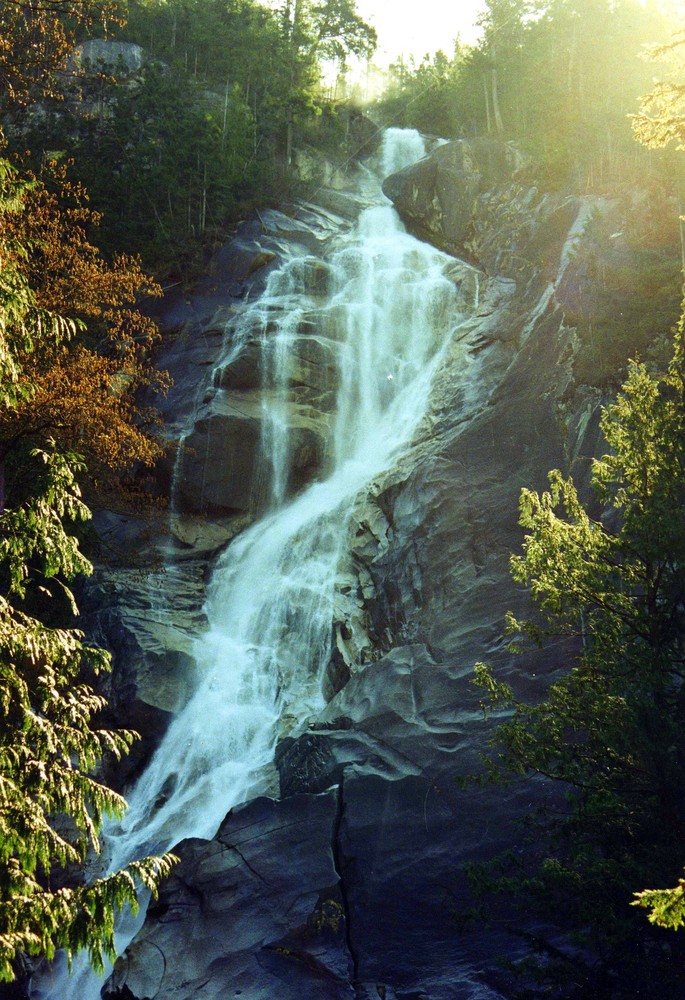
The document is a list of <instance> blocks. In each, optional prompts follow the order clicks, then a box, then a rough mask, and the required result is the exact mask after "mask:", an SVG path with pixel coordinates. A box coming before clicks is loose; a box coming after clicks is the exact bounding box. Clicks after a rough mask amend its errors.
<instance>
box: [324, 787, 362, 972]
mask: <svg viewBox="0 0 685 1000" xmlns="http://www.w3.org/2000/svg"><path fill="white" fill-rule="evenodd" d="M344 785H345V781H344V779H342V780H341V781H340V783H339V784H338V787H337V793H336V809H335V819H334V821H333V837H332V839H331V850H332V853H333V866H334V868H335V870H336V872H337V874H338V878H339V880H340V899H341V901H342V908H343V914H344V917H345V945H346V946H347V951H348V953H349V956H350V959H351V961H352V986H353V987H355V988H356V985H357V983H358V982H359V955H358V954H357V951H356V949H355V947H354V944H353V942H352V925H351V920H350V915H351V914H350V905H349V899H348V893H347V884H346V882H345V868H346V864H345V860H344V857H343V849H342V844H341V841H340V831H341V828H342V821H343V815H344V813H345V791H344Z"/></svg>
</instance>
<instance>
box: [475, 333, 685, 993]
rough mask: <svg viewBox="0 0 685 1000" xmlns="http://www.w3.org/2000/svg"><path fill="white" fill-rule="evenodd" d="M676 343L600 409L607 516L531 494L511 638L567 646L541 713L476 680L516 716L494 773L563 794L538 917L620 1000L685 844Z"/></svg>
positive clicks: (540, 839)
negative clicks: (575, 940) (651, 889)
mask: <svg viewBox="0 0 685 1000" xmlns="http://www.w3.org/2000/svg"><path fill="white" fill-rule="evenodd" d="M682 343H683V329H682V325H681V328H680V331H679V335H678V340H677V348H676V352H675V355H674V358H673V360H672V362H671V365H670V367H669V369H668V371H667V372H666V374H664V375H663V376H661V377H657V376H655V375H653V374H650V372H649V371H648V370H647V368H646V367H645V366H644V365H641V364H632V365H631V367H630V372H629V375H628V379H627V381H626V383H625V384H624V386H623V390H622V392H621V393H620V395H619V396H618V399H617V401H616V403H615V404H613V405H611V406H608V407H607V408H606V409H605V411H604V414H603V417H602V422H601V427H602V431H603V433H604V436H605V439H606V441H607V444H608V446H609V449H610V450H609V451H608V453H607V454H606V455H605V456H604V457H603V458H601V459H598V460H595V461H594V463H593V477H592V478H593V485H594V487H595V491H596V493H597V497H598V501H599V503H600V504H601V507H602V513H601V516H600V517H593V516H592V515H591V513H590V512H589V510H588V508H587V506H586V505H585V504H583V503H582V502H581V500H580V498H579V496H578V493H577V491H576V488H575V486H574V484H573V483H572V481H571V480H570V479H566V478H564V477H563V476H562V475H561V473H560V472H558V471H554V472H552V473H550V477H549V479H550V488H549V490H548V491H546V492H543V493H541V494H538V493H536V492H534V491H530V490H524V491H523V492H522V495H521V502H520V510H521V518H520V523H521V525H522V527H523V528H524V529H525V530H526V532H527V534H526V537H525V541H524V545H523V554H522V555H517V556H514V557H512V575H513V577H514V579H515V580H516V581H517V582H518V583H521V584H523V585H524V586H525V587H526V588H527V589H528V591H529V593H530V594H531V596H532V598H533V599H534V601H535V604H536V606H537V608H538V613H537V615H536V617H534V618H531V619H529V620H524V621H518V620H516V619H515V618H513V617H512V616H509V618H508V621H507V632H508V634H509V635H510V636H511V637H513V638H515V639H516V640H518V641H520V640H521V639H525V638H527V639H530V640H532V641H534V642H536V643H537V644H540V643H544V642H545V641H548V640H550V639H554V641H555V642H556V643H558V642H559V641H560V640H565V641H566V647H565V648H566V649H567V650H568V651H569V652H568V655H569V657H570V659H571V665H570V667H569V669H568V670H567V671H565V672H564V673H563V675H562V676H561V677H560V678H559V679H558V680H556V681H555V682H554V683H553V684H552V685H551V687H550V688H549V690H548V691H547V693H546V694H545V695H544V698H543V700H542V701H540V702H539V703H538V704H534V705H530V704H527V703H524V702H521V701H519V700H517V698H516V697H515V693H514V691H513V690H512V689H511V688H509V687H507V686H506V685H503V684H502V683H501V682H499V681H497V680H496V679H495V678H494V677H493V676H492V674H491V673H490V671H489V670H488V668H487V667H485V666H484V665H482V664H481V665H479V666H478V668H477V672H476V678H475V683H476V684H477V685H478V686H479V687H480V688H481V689H482V690H483V692H484V700H485V703H486V705H487V706H496V707H497V708H498V709H501V707H502V706H505V707H507V708H508V710H509V712H510V713H511V715H510V718H508V719H507V720H506V721H504V722H502V723H501V724H500V725H499V726H498V727H497V729H496V731H495V735H494V737H493V741H492V746H493V750H494V754H493V756H492V757H491V758H490V759H489V767H490V768H491V769H492V770H494V771H495V772H497V773H505V774H507V773H508V774H518V775H531V774H535V775H539V776H543V777H546V778H549V779H552V780H553V781H555V782H558V783H559V784H560V786H561V787H562V788H564V789H565V806H564V808H563V809H561V810H558V811H557V812H556V813H548V814H543V815H542V816H541V817H540V820H539V822H540V826H539V829H538V832H537V841H536V851H537V858H538V864H537V871H536V873H535V880H536V884H537V885H538V890H537V891H536V893H535V905H536V906H537V907H539V909H540V911H541V912H543V913H546V914H547V915H548V917H551V916H556V917H557V918H558V917H559V916H560V914H565V915H566V916H565V919H566V920H567V921H568V923H569V925H570V926H571V927H575V928H576V929H577V930H578V931H579V932H580V931H581V930H582V932H583V934H585V935H586V936H588V935H589V937H590V940H591V943H592V945H593V947H594V948H595V949H596V950H597V952H598V953H599V954H601V955H603V957H604V960H605V962H606V963H607V964H608V965H612V964H614V963H617V964H621V965H622V967H623V972H622V978H621V983H622V989H623V990H624V991H625V992H621V993H620V994H619V995H621V996H624V995H625V996H633V995H635V996H637V995H641V994H640V993H639V990H640V989H642V988H643V986H644V977H645V974H646V973H645V970H644V969H642V968H641V965H640V962H639V961H638V962H637V963H636V962H635V961H634V956H635V955H636V954H637V953H640V950H641V949H642V948H644V947H645V946H646V945H645V941H644V939H645V935H646V934H647V925H646V924H644V922H642V923H641V922H640V921H639V920H636V919H634V917H635V916H636V915H635V914H633V913H631V910H630V907H629V899H630V896H631V893H633V892H634V890H635V887H636V886H639V885H641V884H642V885H644V884H649V883H650V882H651V883H652V884H654V882H658V881H659V880H664V881H665V880H668V879H669V878H672V876H673V857H674V854H675V853H676V851H677V847H676V845H678V844H679V843H680V842H681V840H682V835H683V831H684V830H685V801H683V797H682V793H681V785H682V773H683V767H684V766H685V735H684V734H685V697H684V695H683V691H684V689H683V678H684V677H685V603H684V601H683V594H685V516H684V515H685V491H684V489H683V483H684V482H685V370H684V367H683V353H682ZM557 809H558V807H557ZM502 887H503V888H506V883H502ZM681 888H682V887H679V888H678V889H677V890H672V894H671V896H664V895H663V894H662V895H659V896H654V895H653V894H650V893H647V894H641V895H640V897H639V899H638V902H639V903H640V904H641V905H652V906H653V905H655V903H656V904H657V909H656V910H655V911H654V915H653V923H657V924H658V923H665V922H666V921H668V920H669V919H670V920H671V921H673V920H674V919H675V918H677V914H678V913H679V912H681V911H680V910H679V908H678V906H679V896H680V894H681ZM673 893H677V894H678V899H676V900H674V898H673ZM674 914H675V917H674ZM672 925H673V924H672ZM658 954H659V953H657V960H655V961H654V962H653V963H652V964H651V965H650V968H649V976H650V977H652V978H653V981H654V986H655V988H656V984H657V983H658V982H660V981H662V982H663V983H667V982H670V981H671V980H670V979H669V977H672V978H673V980H674V981H680V980H679V979H678V975H679V974H678V973H677V971H674V970H670V969H669V968H668V963H666V964H663V963H661V961H660V960H659V959H658ZM630 977H635V982H634V984H633V985H632V986H630V988H628V985H627V984H629V983H630ZM660 977H661V979H660ZM680 985H681V986H682V983H681V984H680ZM632 989H634V990H635V992H634V993H633V992H630V990H632Z"/></svg>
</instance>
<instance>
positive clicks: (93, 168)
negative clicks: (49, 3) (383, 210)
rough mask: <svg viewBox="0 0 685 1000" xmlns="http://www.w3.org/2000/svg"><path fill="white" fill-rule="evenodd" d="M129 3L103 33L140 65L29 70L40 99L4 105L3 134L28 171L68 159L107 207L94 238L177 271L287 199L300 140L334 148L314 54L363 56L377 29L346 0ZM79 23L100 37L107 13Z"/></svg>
mask: <svg viewBox="0 0 685 1000" xmlns="http://www.w3.org/2000/svg"><path fill="white" fill-rule="evenodd" d="M72 6H73V5H72ZM91 6H95V5H94V4H93V5H91ZM108 6H109V7H110V8H111V9H112V13H113V14H116V11H117V10H120V11H121V10H122V5H119V6H118V7H117V5H116V4H114V3H112V4H108ZM123 13H124V14H125V20H124V18H122V19H121V21H120V22H119V23H117V22H116V21H115V22H112V21H111V20H110V21H109V22H108V24H107V27H108V31H107V37H108V38H109V39H112V40H116V41H128V42H132V43H136V44H139V45H141V46H142V47H143V49H144V52H145V58H144V63H143V66H142V67H140V69H139V70H136V71H132V70H130V69H128V70H127V69H126V68H125V67H124V66H123V65H122V66H120V67H118V68H117V67H116V66H115V67H112V66H104V65H90V66H88V67H83V69H85V70H86V71H85V72H82V73H79V74H73V73H71V74H70V73H69V72H59V71H58V72H56V74H55V75H54V76H53V80H54V86H53V87H52V88H51V93H50V94H45V92H44V88H42V87H41V83H40V80H39V79H38V77H37V76H36V78H35V79H30V80H29V81H28V84H27V83H26V79H25V78H24V86H23V89H24V95H23V96H24V99H25V100H26V99H28V100H31V98H33V99H35V97H36V96H37V95H38V94H40V97H41V99H40V104H39V106H38V107H37V108H36V106H35V103H34V105H33V106H34V112H33V113H31V114H28V115H26V114H23V113H21V114H16V113H15V114H14V115H11V116H10V117H9V127H8V128H7V129H6V131H7V137H8V140H9V141H10V144H11V148H12V149H14V150H17V151H18V150H21V151H23V150H25V149H29V150H31V158H30V162H31V164H32V166H33V168H34V170H36V171H38V170H40V168H41V165H42V164H43V163H44V162H45V161H46V160H49V159H50V158H53V157H55V156H58V157H60V158H62V159H65V160H71V161H73V165H72V167H71V173H72V175H73V176H75V177H78V179H79V180H80V181H82V182H83V183H84V184H85V185H86V187H87V189H88V191H89V195H90V198H91V204H92V205H93V206H94V207H95V208H97V210H98V211H99V212H101V213H102V224H101V226H100V230H99V236H98V242H99V245H100V246H102V247H104V248H105V249H106V250H107V251H108V252H113V251H125V252H127V253H131V252H134V253H140V254H141V255H142V257H143V260H144V262H145V263H146V265H147V266H148V267H150V268H152V269H153V270H154V271H155V273H156V274H157V275H158V276H160V277H163V278H166V279H169V278H173V277H179V276H184V275H187V272H188V270H189V269H192V268H191V265H192V261H193V256H194V254H195V253H198V252H201V248H202V246H203V245H208V244H209V245H211V243H212V240H213V237H215V236H216V235H217V234H218V233H220V231H222V230H223V231H225V227H226V225H227V224H229V223H230V222H231V221H233V220H235V218H236V217H238V216H239V215H240V213H241V212H244V211H245V210H246V208H248V207H249V206H250V205H251V204H255V203H258V204H267V203H269V201H271V200H276V199H278V200H281V201H282V200H283V198H284V197H287V195H288V193H289V191H290V190H291V187H292V182H293V174H292V171H291V165H292V159H293V148H294V146H295V145H299V146H301V145H302V144H303V143H305V144H306V143H308V142H309V143H314V144H315V145H317V146H319V147H323V148H328V149H331V150H335V151H336V153H338V154H339V151H340V149H341V148H342V147H344V144H345V121H344V119H343V118H342V117H341V116H340V115H338V114H336V113H335V112H334V110H333V109H332V107H331V105H330V104H329V103H328V102H326V101H325V100H324V99H323V97H322V89H321V86H320V81H321V62H322V60H324V59H333V60H338V61H340V60H344V59H345V58H346V57H348V56H349V55H350V54H355V55H357V56H370V55H371V53H372V52H373V50H374V48H375V44H376V36H375V32H374V30H373V28H371V27H370V26H369V25H367V24H366V23H365V22H364V21H363V20H362V19H361V18H360V17H359V16H358V14H357V13H356V9H355V5H354V2H353V0H297V2H292V0H283V2H282V3H277V4H276V3H274V4H272V5H270V6H266V5H264V4H262V3H258V2H256V0H202V2H199V0H170V2H164V3H161V2H156V0H129V2H128V3H127V4H126V5H124V7H123ZM75 29H76V30H75V32H74V39H75V40H83V39H86V38H87V37H88V36H89V35H90V34H92V35H95V37H97V35H98V34H100V35H102V22H99V29H100V30H99V31H98V30H96V29H95V28H94V27H93V26H91V27H90V28H89V29H88V30H86V29H85V28H84V27H83V26H82V25H78V24H77V25H76V26H75ZM62 68H64V67H62ZM68 68H69V67H68V66H67V69H68ZM8 76H9V74H8ZM9 82H10V83H11V78H10V79H9ZM6 88H7V84H6ZM41 89H42V90H43V92H42V93H41ZM20 96H21V95H17V97H20ZM14 104H15V107H16V106H17V101H16V97H15V102H14ZM29 106H30V105H29Z"/></svg>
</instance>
